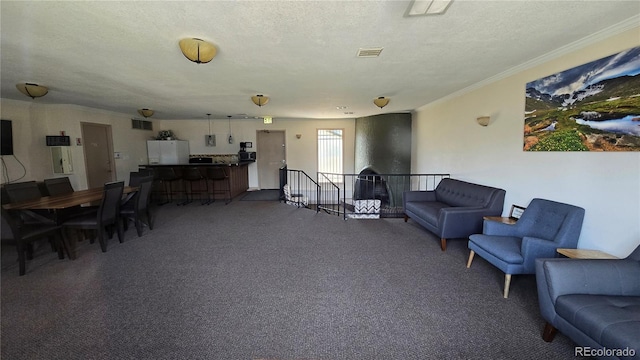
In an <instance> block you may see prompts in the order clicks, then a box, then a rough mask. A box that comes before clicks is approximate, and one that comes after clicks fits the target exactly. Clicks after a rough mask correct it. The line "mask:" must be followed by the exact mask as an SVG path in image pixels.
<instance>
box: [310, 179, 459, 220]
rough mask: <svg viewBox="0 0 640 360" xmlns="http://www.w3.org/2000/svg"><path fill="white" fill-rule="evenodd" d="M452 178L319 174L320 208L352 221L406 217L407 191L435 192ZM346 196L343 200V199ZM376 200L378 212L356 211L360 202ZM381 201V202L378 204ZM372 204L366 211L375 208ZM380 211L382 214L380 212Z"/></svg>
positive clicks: (367, 206) (367, 205)
mask: <svg viewBox="0 0 640 360" xmlns="http://www.w3.org/2000/svg"><path fill="white" fill-rule="evenodd" d="M448 177H450V174H333V173H321V172H319V173H318V183H319V184H320V193H319V195H318V199H322V200H323V201H322V202H318V208H319V209H322V210H324V211H326V212H328V213H334V214H336V215H340V214H342V215H343V217H344V219H345V220H346V219H347V218H349V217H363V215H374V216H375V215H377V217H402V216H404V208H403V202H402V196H403V193H404V192H405V191H430V190H434V189H435V188H436V186H438V184H439V183H440V180H442V179H444V178H448ZM341 195H342V197H341ZM361 200H374V202H375V205H376V206H375V209H376V210H375V212H372V211H371V209H369V210H368V211H367V212H362V209H356V207H357V206H356V205H360V204H358V201H361ZM375 200H378V201H379V202H378V201H375ZM371 205H372V204H371V203H368V204H365V206H364V207H365V208H371ZM378 209H379V210H378Z"/></svg>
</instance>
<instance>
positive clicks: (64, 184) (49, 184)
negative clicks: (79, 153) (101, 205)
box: [44, 176, 98, 223]
mask: <svg viewBox="0 0 640 360" xmlns="http://www.w3.org/2000/svg"><path fill="white" fill-rule="evenodd" d="M44 188H45V189H46V191H47V193H48V195H49V196H58V195H65V194H71V193H73V191H74V190H73V186H72V185H71V181H70V180H69V177H67V176H65V177H59V178H51V179H44ZM97 209H98V207H97V206H80V205H78V206H74V207H70V208H66V209H58V210H57V211H56V220H57V221H58V223H62V222H64V221H66V220H68V219H70V218H72V217H77V216H82V215H86V214H92V213H95V211H96V210H97Z"/></svg>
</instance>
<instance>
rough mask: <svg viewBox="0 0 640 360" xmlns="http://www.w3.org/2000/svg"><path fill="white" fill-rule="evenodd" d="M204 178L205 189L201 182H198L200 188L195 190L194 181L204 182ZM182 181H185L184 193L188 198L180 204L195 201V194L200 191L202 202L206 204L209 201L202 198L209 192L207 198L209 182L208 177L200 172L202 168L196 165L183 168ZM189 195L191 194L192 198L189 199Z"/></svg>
mask: <svg viewBox="0 0 640 360" xmlns="http://www.w3.org/2000/svg"><path fill="white" fill-rule="evenodd" d="M203 180H204V187H205V188H204V189H202V187H201V186H200V184H198V185H199V186H198V187H199V189H198V190H197V191H193V183H194V182H199V183H202V181H203ZM182 181H183V183H184V193H185V195H186V197H187V200H185V201H184V202H183V203H180V204H178V205H186V204H189V203H191V202H192V201H193V194H194V193H199V194H200V204H202V205H204V204H205V203H207V201H208V199H207V200H203V199H202V194H203V193H205V194H207V198H208V197H209V183H208V182H207V179H206V178H205V177H204V176H202V173H201V172H200V169H199V168H198V167H196V166H190V167H187V168H185V169H183V171H182ZM187 183H188V184H189V191H187ZM189 196H191V199H189Z"/></svg>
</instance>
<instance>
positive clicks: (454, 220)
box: [438, 206, 487, 238]
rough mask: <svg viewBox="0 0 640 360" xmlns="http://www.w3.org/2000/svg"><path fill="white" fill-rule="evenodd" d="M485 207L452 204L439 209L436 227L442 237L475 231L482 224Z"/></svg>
mask: <svg viewBox="0 0 640 360" xmlns="http://www.w3.org/2000/svg"><path fill="white" fill-rule="evenodd" d="M486 210H487V209H486V208H483V207H479V206H454V207H447V208H442V209H440V214H439V216H438V228H439V229H440V232H441V234H440V236H441V237H443V238H457V237H460V236H468V235H469V234H472V233H475V232H477V231H478V230H479V229H480V227H481V226H482V217H483V216H484V214H485V213H486Z"/></svg>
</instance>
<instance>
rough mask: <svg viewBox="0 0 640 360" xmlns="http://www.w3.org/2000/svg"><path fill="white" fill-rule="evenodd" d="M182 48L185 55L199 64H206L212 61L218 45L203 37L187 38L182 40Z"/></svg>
mask: <svg viewBox="0 0 640 360" xmlns="http://www.w3.org/2000/svg"><path fill="white" fill-rule="evenodd" d="M179 45H180V50H181V51H182V54H184V56H185V57H186V58H187V59H189V60H191V61H193V62H194V63H198V64H206V63H208V62H209V61H211V60H212V59H213V58H214V57H215V56H216V53H217V50H216V47H215V46H214V45H213V44H211V43H208V42H206V41H204V40H202V39H198V38H187V39H182V40H180V43H179Z"/></svg>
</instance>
